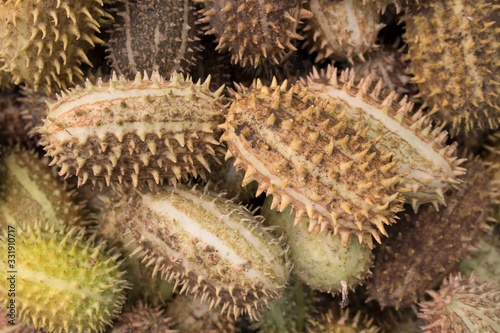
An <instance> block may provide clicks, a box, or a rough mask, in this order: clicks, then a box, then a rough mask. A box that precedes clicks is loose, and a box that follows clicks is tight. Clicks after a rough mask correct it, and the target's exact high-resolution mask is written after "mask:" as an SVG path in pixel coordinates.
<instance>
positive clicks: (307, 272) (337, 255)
mask: <svg viewBox="0 0 500 333" xmlns="http://www.w3.org/2000/svg"><path fill="white" fill-rule="evenodd" d="M271 201H272V199H271V197H268V198H266V201H264V204H263V205H262V208H261V214H262V216H264V217H265V218H266V222H267V223H268V224H270V225H274V226H278V227H279V229H278V230H279V231H281V232H283V233H284V234H285V236H286V240H287V244H288V246H289V247H290V259H291V260H292V262H293V270H292V273H293V274H294V275H295V276H297V277H298V278H299V279H300V280H301V281H302V282H303V283H305V284H306V285H308V286H309V287H310V288H312V289H315V290H319V291H321V292H328V293H332V294H336V293H338V292H342V294H343V295H346V294H347V288H354V287H356V286H357V285H358V284H359V283H360V282H362V281H363V280H364V279H365V278H366V277H367V276H368V274H369V273H370V266H371V265H372V261H373V257H372V254H371V250H370V248H369V247H368V246H366V244H358V243H357V242H351V243H350V244H349V245H348V246H347V247H343V246H342V243H341V239H340V238H338V237H332V235H330V234H328V233H326V234H325V233H322V234H319V235H314V234H308V233H307V227H308V224H309V222H308V219H307V218H305V217H304V218H302V219H301V220H300V221H298V224H297V225H295V226H294V224H293V221H294V219H295V216H294V214H290V210H291V209H290V207H288V208H287V209H285V210H284V211H283V212H281V213H278V212H277V211H276V210H271V209H270V208H271Z"/></svg>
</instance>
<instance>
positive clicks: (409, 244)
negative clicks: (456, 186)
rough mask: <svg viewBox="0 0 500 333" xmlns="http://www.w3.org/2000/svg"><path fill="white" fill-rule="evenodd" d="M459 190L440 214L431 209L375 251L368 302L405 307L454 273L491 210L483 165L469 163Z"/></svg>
mask: <svg viewBox="0 0 500 333" xmlns="http://www.w3.org/2000/svg"><path fill="white" fill-rule="evenodd" d="M469 167H470V171H469V173H468V176H467V178H466V180H465V182H464V184H463V185H462V187H461V189H460V190H459V191H455V192H454V193H452V194H451V195H450V196H449V197H448V205H447V207H446V208H445V209H441V210H440V211H439V212H437V211H435V210H434V208H432V207H431V206H429V205H428V206H427V207H426V209H425V210H423V211H421V212H419V213H418V214H417V215H416V216H413V217H410V216H408V217H407V218H406V221H401V222H399V223H398V224H397V225H395V226H394V227H393V228H391V229H389V230H388V231H389V235H390V237H389V239H387V240H386V241H385V242H384V243H383V244H382V246H380V247H378V248H377V249H376V250H375V251H374V252H375V262H374V268H373V269H372V271H373V279H372V280H371V281H370V282H369V284H368V291H369V295H370V299H374V300H377V301H378V302H379V303H380V304H381V305H382V306H396V307H400V306H401V307H404V306H409V305H411V304H412V303H414V302H416V301H418V300H421V299H422V298H423V297H424V292H425V290H429V289H432V288H434V287H436V286H438V285H439V284H440V283H441V281H442V280H443V278H444V277H445V276H446V275H448V274H449V273H450V272H452V271H453V270H455V269H456V268H457V266H458V264H459V263H460V262H461V261H462V260H463V259H464V257H465V255H466V254H467V250H468V248H469V247H470V245H471V244H472V243H473V242H474V241H475V239H476V238H477V236H478V235H479V233H480V231H481V229H482V228H483V227H486V225H485V221H486V219H487V217H488V213H489V211H490V204H491V198H490V193H491V191H490V182H489V179H488V176H487V175H486V172H485V170H484V166H483V163H482V162H480V161H479V160H473V161H472V162H471V163H470V165H469Z"/></svg>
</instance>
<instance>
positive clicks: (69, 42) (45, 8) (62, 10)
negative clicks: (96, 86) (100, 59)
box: [0, 0, 111, 92]
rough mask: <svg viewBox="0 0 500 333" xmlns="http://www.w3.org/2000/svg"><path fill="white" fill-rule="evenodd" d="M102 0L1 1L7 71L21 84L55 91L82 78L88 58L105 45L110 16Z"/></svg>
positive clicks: (0, 55)
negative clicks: (102, 36) (103, 30)
mask: <svg viewBox="0 0 500 333" xmlns="http://www.w3.org/2000/svg"><path fill="white" fill-rule="evenodd" d="M102 5H103V3H102V1H100V0H66V1H64V2H61V1H60V0H44V1H39V0H38V1H37V0H21V1H12V0H9V1H2V2H1V3H0V13H1V14H0V17H1V20H2V22H3V24H2V25H1V27H0V36H1V39H0V46H1V48H0V50H1V51H0V58H2V60H3V61H5V66H4V67H3V68H2V69H4V70H7V71H9V72H12V75H13V80H14V82H15V83H16V84H19V83H21V82H24V83H26V84H27V85H30V86H33V87H34V88H35V90H37V89H38V88H39V87H42V88H44V89H45V90H46V91H47V92H50V91H51V90H52V89H53V88H56V87H57V88H63V89H65V88H66V87H68V86H70V85H72V84H73V83H74V82H77V81H81V80H82V79H83V72H82V70H81V69H80V65H81V64H82V63H86V64H89V65H92V64H91V62H90V61H89V59H88V58H87V55H86V53H87V52H88V51H89V50H90V49H91V48H93V47H94V46H95V44H100V43H103V41H102V40H101V39H99V38H98V37H97V36H96V32H100V30H99V27H100V26H101V24H102V23H104V22H106V19H107V17H111V16H110V15H109V14H107V13H105V12H104V11H103V9H102Z"/></svg>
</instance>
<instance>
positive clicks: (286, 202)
mask: <svg viewBox="0 0 500 333" xmlns="http://www.w3.org/2000/svg"><path fill="white" fill-rule="evenodd" d="M286 85H287V84H286V81H285V82H284V83H283V84H282V85H281V86H278V85H277V84H276V81H273V83H272V84H271V86H270V87H266V86H262V84H261V83H260V81H257V85H256V87H255V88H251V89H248V90H243V91H241V92H240V93H241V94H242V95H240V94H239V93H238V95H237V96H236V100H235V101H234V102H233V104H232V105H231V108H230V110H229V113H228V116H227V119H226V122H225V124H222V125H221V127H222V128H224V129H225V133H224V135H223V136H222V138H221V139H222V140H225V141H227V144H228V148H229V151H228V155H226V158H228V156H231V155H234V156H235V157H236V161H235V165H236V166H239V167H242V168H243V169H245V170H246V173H245V179H244V180H243V184H244V185H246V184H248V183H249V182H251V181H253V180H256V181H257V182H258V183H259V189H258V191H257V195H259V194H260V193H262V192H263V191H264V190H265V191H266V192H267V195H269V194H272V195H273V199H274V200H273V204H272V205H271V207H272V208H274V207H276V206H279V211H283V210H284V209H285V208H286V207H288V206H291V207H292V210H293V211H295V212H296V221H299V220H300V219H301V217H302V216H303V215H304V214H305V213H307V215H308V217H309V218H310V224H309V228H308V231H309V232H313V231H316V232H323V231H324V230H325V229H327V228H331V229H333V231H334V235H336V234H337V233H340V236H341V238H342V244H343V245H344V246H345V245H347V243H348V242H349V241H350V237H351V236H352V235H356V236H358V238H359V241H360V242H362V241H365V242H367V243H368V244H369V245H370V247H371V246H372V239H371V237H372V236H373V237H374V238H375V239H376V240H377V241H378V242H380V236H379V234H378V232H379V231H380V232H381V233H382V234H385V229H384V224H391V223H394V222H395V220H394V214H395V213H396V212H398V211H400V210H402V208H401V199H400V198H399V197H398V195H399V193H398V189H399V188H398V186H397V183H398V182H399V180H400V176H399V175H398V174H396V172H395V170H397V169H398V168H399V166H397V165H395V163H396V162H391V158H390V157H391V154H388V155H386V156H381V154H380V153H378V151H377V150H376V149H375V148H374V145H375V144H376V141H377V140H368V139H365V138H364V133H365V129H363V128H359V126H355V129H354V128H351V127H350V126H349V125H348V122H349V118H346V117H344V115H340V116H338V117H330V113H333V112H334V110H335V105H334V104H329V103H328V101H327V100H325V99H317V98H315V97H314V95H312V94H309V93H308V91H307V89H304V90H302V91H300V89H299V87H298V86H295V87H294V88H291V89H289V90H288V91H287V88H286ZM365 236H366V237H365Z"/></svg>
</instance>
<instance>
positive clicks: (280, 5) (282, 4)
mask: <svg viewBox="0 0 500 333" xmlns="http://www.w3.org/2000/svg"><path fill="white" fill-rule="evenodd" d="M196 1H198V2H203V3H204V5H205V8H204V9H202V10H201V11H200V13H201V14H203V15H204V17H203V18H202V19H199V20H198V21H199V22H201V23H209V24H210V25H209V26H206V27H205V28H203V29H204V30H205V31H206V32H205V34H206V35H213V34H215V35H216V36H217V42H218V45H217V47H216V50H224V49H229V51H231V53H232V56H231V61H232V62H233V63H241V65H242V66H243V67H244V66H245V65H246V64H247V63H250V64H252V65H253V66H254V67H257V66H258V65H259V63H260V62H261V59H262V58H264V59H267V58H268V57H269V58H271V59H272V60H273V61H274V62H275V63H276V64H280V62H281V61H282V59H283V57H284V56H285V51H286V49H288V50H290V51H292V52H293V51H296V50H297V49H296V48H295V46H294V45H293V44H292V43H291V40H292V39H294V38H296V39H299V40H302V39H304V38H303V37H302V36H301V35H299V34H297V33H296V28H297V26H298V24H299V23H300V20H301V19H304V18H308V17H311V15H312V14H311V12H309V11H307V10H305V9H304V8H302V1H300V0H272V1H266V2H265V3H262V4H261V3H259V2H255V1H241V0H231V1H218V0H216V1H213V0H196ZM261 16H262V18H261Z"/></svg>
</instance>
